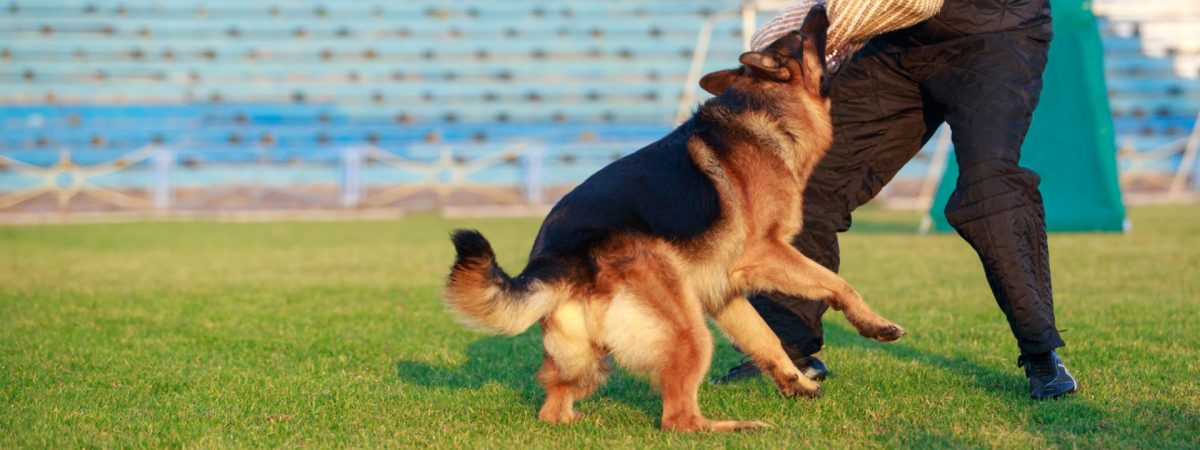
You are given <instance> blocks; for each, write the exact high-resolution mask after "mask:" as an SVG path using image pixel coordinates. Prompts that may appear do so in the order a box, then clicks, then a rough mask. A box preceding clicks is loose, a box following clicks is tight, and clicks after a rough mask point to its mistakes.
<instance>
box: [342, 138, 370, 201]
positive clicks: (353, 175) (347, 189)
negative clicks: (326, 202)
mask: <svg viewBox="0 0 1200 450" xmlns="http://www.w3.org/2000/svg"><path fill="white" fill-rule="evenodd" d="M364 153H365V152H364V151H363V148H362V147H357V146H356V147H349V148H345V149H342V179H341V181H342V183H341V195H340V197H341V201H342V207H345V208H352V207H355V206H358V205H359V203H361V202H362V168H363V159H364Z"/></svg>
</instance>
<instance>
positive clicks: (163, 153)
mask: <svg viewBox="0 0 1200 450" xmlns="http://www.w3.org/2000/svg"><path fill="white" fill-rule="evenodd" d="M151 165H152V166H153V168H154V181H153V184H152V185H151V197H152V202H153V204H154V209H157V210H160V211H163V210H168V209H171V200H172V197H173V195H172V194H174V192H173V189H172V185H171V169H172V168H174V166H175V152H173V151H171V149H169V148H166V147H158V148H157V149H156V150H155V152H154V156H153V157H152V158H151Z"/></svg>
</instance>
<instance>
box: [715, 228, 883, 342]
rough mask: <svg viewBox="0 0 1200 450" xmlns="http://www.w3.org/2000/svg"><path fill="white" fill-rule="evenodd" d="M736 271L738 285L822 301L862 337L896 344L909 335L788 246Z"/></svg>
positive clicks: (758, 255) (835, 276) (836, 277)
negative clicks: (836, 311)
mask: <svg viewBox="0 0 1200 450" xmlns="http://www.w3.org/2000/svg"><path fill="white" fill-rule="evenodd" d="M747 261H753V263H752V264H750V265H746V266H744V267H739V268H738V269H736V270H734V280H735V283H736V284H738V285H740V286H744V287H746V288H748V289H749V290H758V291H777V292H781V293H783V294H787V295H790V296H794V297H800V298H808V299H822V300H824V301H825V302H826V303H828V304H829V306H830V307H831V308H833V309H836V310H838V311H842V313H843V314H845V315H846V320H848V321H849V322H850V324H851V325H853V326H854V328H855V329H857V330H858V334H861V335H863V336H865V337H869V338H873V339H876V340H879V341H884V342H887V341H894V340H896V339H899V338H900V337H901V336H904V335H905V333H906V332H905V331H904V329H903V328H901V327H900V326H899V325H896V324H894V323H892V322H891V321H889V320H887V319H885V318H883V317H882V316H880V315H879V314H877V313H876V312H875V311H874V310H872V309H871V307H870V306H867V303H866V302H864V301H863V299H862V296H861V295H859V294H858V291H856V290H855V289H854V288H853V287H852V286H850V283H847V282H846V280H845V279H843V278H842V277H841V276H839V275H838V274H836V273H834V272H833V271H831V270H829V269H827V268H825V266H822V265H820V264H817V262H816V261H813V260H811V259H809V258H808V257H807V256H804V255H802V254H800V252H799V251H797V250H796V249H795V248H793V247H792V246H790V245H787V244H779V245H774V246H772V247H771V248H770V249H769V251H764V252H758V253H756V254H755V255H753V257H752V258H747Z"/></svg>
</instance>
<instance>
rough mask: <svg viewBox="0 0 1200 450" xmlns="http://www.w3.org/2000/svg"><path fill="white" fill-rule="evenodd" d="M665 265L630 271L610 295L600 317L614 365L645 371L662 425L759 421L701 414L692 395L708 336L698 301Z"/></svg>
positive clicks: (731, 426)
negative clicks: (659, 402)
mask: <svg viewBox="0 0 1200 450" xmlns="http://www.w3.org/2000/svg"><path fill="white" fill-rule="evenodd" d="M671 271H672V269H671V268H670V267H669V266H666V265H661V266H652V268H651V269H646V270H637V271H630V273H629V274H628V275H627V276H626V282H627V284H626V285H625V287H626V288H627V289H628V291H625V292H621V293H619V294H618V295H616V296H614V298H613V300H612V303H611V304H610V305H609V307H608V311H607V313H606V314H605V316H604V335H605V338H604V341H605V343H606V344H608V345H609V346H610V347H611V348H612V351H613V357H614V358H615V359H616V361H617V363H618V364H620V365H622V366H623V367H626V368H628V369H630V370H632V371H635V372H641V373H648V374H649V375H650V380H651V382H653V383H654V385H655V386H656V387H657V388H658V389H659V391H660V392H661V393H662V398H663V407H662V428H663V429H664V430H674V431H738V430H746V429H752V428H763V427H769V426H770V425H769V424H766V423H763V422H749V421H746V422H742V421H716V420H710V419H707V418H705V417H704V415H703V414H702V413H701V412H700V404H699V402H698V401H697V395H698V393H699V390H700V384H701V383H703V381H704V378H705V376H706V375H707V373H708V368H709V363H710V362H711V359H712V351H713V341H712V334H711V333H710V332H709V331H708V327H707V326H706V324H705V322H704V313H703V312H702V307H701V305H700V302H699V300H698V299H697V298H695V296H694V295H691V294H690V293H688V289H686V288H684V286H682V285H681V284H680V283H679V281H678V280H679V277H676V276H674V275H671V274H670V272H671Z"/></svg>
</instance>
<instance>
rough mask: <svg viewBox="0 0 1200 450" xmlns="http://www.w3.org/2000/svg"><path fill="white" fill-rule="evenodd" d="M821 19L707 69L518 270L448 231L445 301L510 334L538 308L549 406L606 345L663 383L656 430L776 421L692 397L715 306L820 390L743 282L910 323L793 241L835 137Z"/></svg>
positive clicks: (535, 316)
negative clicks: (697, 89)
mask: <svg viewBox="0 0 1200 450" xmlns="http://www.w3.org/2000/svg"><path fill="white" fill-rule="evenodd" d="M828 26H829V21H828V19H827V17H826V15H825V11H824V9H823V8H820V7H818V8H814V9H813V10H812V11H811V12H809V14H808V16H807V18H806V19H805V22H804V24H803V25H802V26H801V29H800V30H798V31H797V32H793V33H791V34H789V35H788V36H786V37H783V38H781V39H780V40H778V41H776V42H775V43H774V44H772V45H771V46H769V47H768V48H766V49H764V50H763V51H759V52H748V53H744V54H742V55H741V57H740V58H739V61H740V62H741V63H742V66H741V67H739V68H737V69H732V70H723V71H718V72H714V73H711V74H708V75H706V76H705V77H704V78H703V79H702V80H701V82H700V84H701V86H702V87H703V88H704V89H705V90H707V91H709V92H711V93H713V94H716V97H714V98H712V99H710V100H708V101H707V102H705V103H704V104H703V105H702V106H700V107H699V108H698V109H697V111H696V113H695V114H694V116H693V117H692V118H691V120H689V121H687V122H685V123H684V124H682V125H680V126H679V127H678V128H677V129H676V130H675V131H673V132H672V133H671V134H669V135H668V136H666V137H664V138H662V139H661V140H659V141H658V142H655V143H653V144H650V145H649V146H647V147H645V148H643V149H641V150H639V151H637V152H636V153H633V154H631V155H629V156H627V157H625V158H622V159H620V160H617V161H615V162H613V163H612V164H610V165H609V166H607V167H605V168H603V169H601V170H600V171H599V172H597V173H596V174H594V175H593V176H591V177H590V178H588V179H587V180H586V181H584V183H583V184H581V185H580V186H578V187H577V188H575V189H574V190H573V191H571V192H570V193H568V194H567V195H566V196H565V197H563V198H562V200H561V201H559V202H558V204H557V205H555V207H554V208H553V209H552V210H551V211H550V213H549V215H548V216H547V217H546V220H545V222H544V223H543V224H542V228H541V231H539V233H538V236H537V239H536V241H535V243H534V245H533V250H532V252H531V254H530V257H529V263H528V265H527V266H526V267H525V270H524V271H523V272H521V274H520V275H518V276H517V277H515V278H514V277H510V276H508V275H507V274H506V273H505V272H504V271H503V270H502V269H501V268H500V267H499V266H498V265H497V263H496V258H495V254H494V253H493V251H492V248H491V245H490V244H489V243H488V241H487V240H486V239H485V238H484V237H483V236H482V235H481V234H479V232H477V231H474V230H456V231H455V232H454V233H453V236H452V240H453V242H454V247H455V249H456V250H457V252H458V257H457V259H456V260H455V262H454V266H453V268H452V270H451V273H450V276H449V279H448V281H447V285H446V289H445V293H444V296H445V298H446V300H447V301H448V302H449V305H450V307H451V309H453V310H455V312H457V313H458V314H459V315H460V316H462V317H463V318H464V319H465V321H466V322H468V323H471V324H474V325H477V326H480V327H482V328H484V329H486V330H490V331H493V332H498V333H505V334H508V335H515V334H518V333H521V332H522V331H524V330H525V329H527V328H528V327H529V326H530V325H532V324H533V323H534V322H539V321H540V322H541V326H542V331H543V334H544V337H543V344H544V352H543V357H542V359H543V362H542V368H541V369H540V370H539V371H538V374H537V379H538V381H539V382H540V383H541V384H542V385H543V386H544V387H545V389H546V402H545V404H543V405H542V407H541V410H540V411H539V412H538V418H539V419H541V420H544V421H547V422H556V423H570V422H572V421H575V420H577V419H578V418H579V417H580V414H579V413H578V412H576V411H575V409H574V403H575V401H576V400H580V399H583V398H585V397H587V396H588V395H590V394H591V393H592V392H593V391H595V389H596V388H597V387H598V386H599V385H601V384H602V383H603V382H604V380H605V377H606V374H607V372H608V370H609V368H608V364H607V363H606V362H605V358H606V357H607V356H608V355H612V356H613V359H614V360H616V362H617V363H618V364H620V365H621V366H623V367H625V368H627V369H629V370H631V371H633V372H636V373H642V374H648V375H649V378H650V380H651V382H652V383H653V384H654V386H655V387H656V388H657V389H658V390H659V391H661V393H662V397H663V407H662V424H661V425H662V428H663V429H666V430H716V431H734V430H743V429H751V428H759V427H769V426H770V425H769V424H766V423H763V422H757V421H718V420H710V419H707V418H705V417H704V416H703V415H702V414H701V412H700V407H699V405H698V403H697V401H696V396H697V392H698V390H699V387H700V384H701V382H702V381H703V379H704V378H705V376H706V374H707V372H708V369H709V362H710V359H711V356H712V349H713V340H712V335H711V333H709V330H708V328H707V326H706V324H705V320H704V317H705V316H708V317H711V318H712V319H713V320H714V321H715V322H716V324H717V326H718V327H719V328H720V329H721V331H722V332H723V333H724V334H725V335H727V336H728V337H729V338H730V339H731V340H732V341H733V343H734V344H735V345H737V346H738V347H739V348H740V349H741V350H742V351H744V352H746V353H747V354H748V355H749V356H750V357H751V358H752V359H753V361H754V362H755V364H757V366H758V367H759V368H761V369H762V370H763V372H764V373H768V374H770V375H771V377H772V378H773V379H774V381H775V383H776V385H777V386H778V388H779V391H780V392H781V393H783V395H786V396H788V397H792V396H796V395H804V396H815V395H817V394H818V392H819V389H820V387H819V386H818V385H817V384H816V383H815V382H813V381H811V380H809V379H808V378H805V377H804V376H802V375H801V374H800V371H799V370H797V369H796V366H795V365H794V364H792V362H791V360H790V359H789V358H788V356H787V355H786V354H785V353H784V351H783V348H782V347H781V345H780V341H779V339H778V338H777V337H776V336H775V335H774V333H772V332H771V329H770V328H768V327H767V325H766V323H765V322H763V319H762V318H761V317H760V316H759V315H758V314H757V313H756V312H755V310H754V308H753V307H752V306H750V303H749V302H748V301H747V300H746V297H745V296H746V295H747V294H748V293H753V292H780V293H785V294H788V295H792V296H798V297H803V298H811V299H823V300H824V301H825V302H827V303H828V304H829V305H830V306H831V307H833V308H834V309H837V310H841V311H842V312H843V313H844V314H845V315H846V318H847V319H848V320H849V322H850V323H851V324H853V326H854V327H855V328H856V329H857V330H858V332H859V333H860V334H862V335H863V336H866V337H869V338H874V339H878V340H880V341H891V340H895V339H897V338H899V337H900V336H902V335H904V333H905V332H904V329H902V328H900V327H899V326H897V325H895V324H893V323H892V322H890V321H888V320H887V319H884V318H883V317H880V316H879V315H878V314H876V313H875V312H874V311H872V310H871V308H870V307H868V306H867V305H866V303H864V302H863V300H862V298H861V297H860V296H859V295H858V293H857V292H856V291H855V290H854V288H852V287H851V286H850V285H849V284H847V283H846V281H845V280H843V279H842V278H841V277H839V276H838V275H837V274H835V273H834V272H832V271H830V270H828V269H826V268H824V267H822V266H821V265H820V264H817V263H815V262H813V261H812V260H810V259H808V258H807V257H805V256H804V255H801V254H800V253H799V252H798V251H797V250H796V249H795V248H793V247H792V246H791V245H790V244H789V243H790V242H792V238H793V237H794V236H796V234H797V233H798V232H799V231H800V224H801V217H800V214H801V204H800V202H801V197H802V193H803V190H804V185H805V182H806V180H807V178H808V176H809V174H810V173H811V171H812V170H813V167H814V166H815V165H816V164H817V162H818V161H819V160H820V159H821V157H822V155H824V154H825V152H826V151H827V150H828V148H829V146H830V142H831V140H832V128H831V125H830V119H829V100H828V99H827V98H826V97H825V95H824V90H823V86H822V85H823V83H824V78H825V75H826V73H825V63H824V59H825V58H824V55H825V48H824V47H825V32H826V29H827V28H828Z"/></svg>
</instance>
